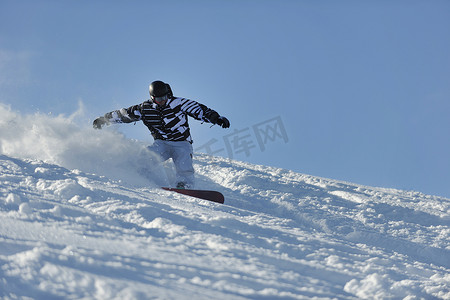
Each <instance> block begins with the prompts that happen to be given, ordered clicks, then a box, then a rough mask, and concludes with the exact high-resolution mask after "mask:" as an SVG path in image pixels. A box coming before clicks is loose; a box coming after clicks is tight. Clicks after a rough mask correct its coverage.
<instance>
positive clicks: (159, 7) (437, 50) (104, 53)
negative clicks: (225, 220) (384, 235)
mask: <svg viewBox="0 0 450 300" xmlns="http://www.w3.org/2000/svg"><path fill="white" fill-rule="evenodd" d="M157 79H160V80H163V81H166V82H168V83H170V84H171V86H172V88H173V90H174V94H175V95H176V96H182V97H187V98H191V99H193V100H197V101H199V102H201V103H203V104H205V105H207V106H209V107H211V108H213V109H215V110H217V111H218V112H219V113H220V114H222V115H225V116H226V117H228V118H229V119H230V121H231V124H232V127H231V128H230V129H227V130H225V129H222V128H218V127H217V126H216V127H212V128H210V126H208V125H207V124H200V123H199V122H196V121H194V120H192V121H191V122H190V123H191V127H192V133H193V138H194V141H195V143H194V148H199V147H200V146H203V145H205V144H207V143H212V144H211V150H212V151H218V152H217V155H222V156H225V157H230V156H232V157H233V158H235V159H238V160H244V161H249V162H252V163H256V164H263V165H270V166H277V167H281V168H286V169H291V170H294V171H297V172H300V173H306V174H310V175H316V176H321V177H326V178H332V179H339V180H344V181H350V182H354V183H359V184H365V185H369V186H380V187H392V188H399V189H406V190H415V191H420V192H424V193H427V194H433V195H442V196H446V197H450V184H449V183H450V135H449V129H450V118H449V116H450V1H444V0H443V1H434V0H432V1H429V0H423V1H415V0H411V1H387V0H386V1H383V0H381V1H361V0H354V1H352V0H343V1H331V0H330V1H312V0H311V1H288V0H285V1H275V0H274V1H264V0H254V1H249V0H239V1H237V0H236V1H234V0H231V1H214V0H213V1H206V0H205V1H181V0H180V1H170V0H169V1H26V0H25V1H9V0H0V102H2V103H6V104H11V107H12V108H13V109H14V110H18V111H21V112H23V113H33V112H36V111H40V112H43V113H52V114H67V115H69V114H71V113H72V112H74V111H75V110H76V109H77V107H78V102H79V101H82V102H83V103H84V105H85V107H86V120H80V122H85V124H87V125H89V126H90V122H91V121H92V120H93V119H94V118H95V117H97V116H100V115H103V114H104V113H105V112H108V111H111V110H114V109H118V108H121V107H128V106H131V105H133V104H137V103H140V102H142V101H144V100H146V99H147V98H148V84H149V83H150V82H151V81H153V80H157ZM281 125H282V126H283V127H281ZM283 128H284V131H283V130H282V129H283ZM117 130H120V131H122V132H123V133H124V134H125V135H127V136H129V137H130V138H133V139H139V140H142V141H144V142H148V143H151V142H152V139H151V137H150V135H149V134H148V132H147V130H146V129H145V127H144V126H143V125H142V124H136V125H135V126H134V125H121V126H119V127H118V128H117ZM257 134H259V137H260V138H262V139H261V140H258V136H257ZM267 134H268V135H267ZM245 146H247V147H248V148H245Z"/></svg>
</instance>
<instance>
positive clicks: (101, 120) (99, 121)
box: [92, 117, 109, 129]
mask: <svg viewBox="0 0 450 300" xmlns="http://www.w3.org/2000/svg"><path fill="white" fill-rule="evenodd" d="M105 124H109V121H108V119H106V118H105V117H100V118H97V119H95V120H94V123H93V124H92V125H93V127H94V129H102V126H103V125H105Z"/></svg>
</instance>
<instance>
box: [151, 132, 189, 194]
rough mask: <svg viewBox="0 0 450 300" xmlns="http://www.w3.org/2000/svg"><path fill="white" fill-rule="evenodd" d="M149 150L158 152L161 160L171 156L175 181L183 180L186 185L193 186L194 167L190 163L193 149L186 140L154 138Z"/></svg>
mask: <svg viewBox="0 0 450 300" xmlns="http://www.w3.org/2000/svg"><path fill="white" fill-rule="evenodd" d="M148 149H149V150H150V151H153V152H155V153H156V154H158V155H159V156H160V157H161V159H162V160H163V161H166V160H168V159H169V158H172V160H173V163H174V165H175V171H176V182H177V183H178V182H184V183H185V184H186V186H187V187H191V188H192V187H193V186H194V167H193V165H192V156H193V152H194V151H193V149H192V144H191V143H189V142H188V141H180V142H174V141H163V140H155V142H154V143H153V145H151V146H149V147H148Z"/></svg>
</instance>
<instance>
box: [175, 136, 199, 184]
mask: <svg viewBox="0 0 450 300" xmlns="http://www.w3.org/2000/svg"><path fill="white" fill-rule="evenodd" d="M193 152H194V151H193V149H192V144H191V143H189V142H187V141H184V142H173V156H172V159H173V162H174V164H175V170H176V173H177V174H176V177H177V179H176V182H177V185H178V183H180V182H183V183H184V187H185V188H193V187H194V167H193V165H192V156H193Z"/></svg>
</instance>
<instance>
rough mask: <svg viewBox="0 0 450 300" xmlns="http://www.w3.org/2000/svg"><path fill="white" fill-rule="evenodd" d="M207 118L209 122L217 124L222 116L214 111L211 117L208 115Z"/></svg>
mask: <svg viewBox="0 0 450 300" xmlns="http://www.w3.org/2000/svg"><path fill="white" fill-rule="evenodd" d="M206 117H207V118H208V120H209V121H210V122H211V123H213V124H217V121H218V120H219V118H220V115H219V114H218V113H217V112H215V111H212V112H210V113H209V115H207V116H206Z"/></svg>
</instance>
